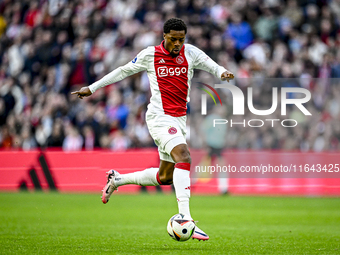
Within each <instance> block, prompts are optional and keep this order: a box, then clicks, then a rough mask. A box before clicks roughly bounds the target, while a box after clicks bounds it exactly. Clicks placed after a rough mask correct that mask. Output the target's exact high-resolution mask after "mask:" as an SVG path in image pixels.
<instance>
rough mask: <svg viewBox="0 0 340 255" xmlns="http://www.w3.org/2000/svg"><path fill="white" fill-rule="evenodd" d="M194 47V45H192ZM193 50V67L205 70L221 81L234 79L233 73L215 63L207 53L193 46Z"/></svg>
mask: <svg viewBox="0 0 340 255" xmlns="http://www.w3.org/2000/svg"><path fill="white" fill-rule="evenodd" d="M193 47H194V46H193ZM194 52H195V53H196V59H195V62H194V68H196V69H200V70H204V71H207V72H209V73H211V74H213V75H215V76H216V77H217V78H219V79H221V80H222V81H225V80H226V81H228V82H229V80H231V79H234V74H233V73H232V72H230V71H228V70H227V69H225V68H224V67H223V66H220V65H219V64H217V63H216V62H215V61H214V60H212V59H211V58H210V57H209V56H208V55H207V54H205V53H204V52H203V51H202V50H200V49H198V48H197V47H194Z"/></svg>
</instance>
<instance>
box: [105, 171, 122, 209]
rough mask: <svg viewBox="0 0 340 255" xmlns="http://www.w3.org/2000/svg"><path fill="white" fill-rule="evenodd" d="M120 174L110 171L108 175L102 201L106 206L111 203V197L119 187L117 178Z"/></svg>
mask: <svg viewBox="0 0 340 255" xmlns="http://www.w3.org/2000/svg"><path fill="white" fill-rule="evenodd" d="M119 175H120V174H119V173H118V172H117V171H115V170H110V171H108V172H107V173H106V177H107V183H106V185H105V187H104V189H103V194H102V201H103V203H104V204H106V203H107V202H109V199H110V196H111V195H112V193H113V192H114V191H115V190H118V187H117V186H116V185H115V178H117V177H119Z"/></svg>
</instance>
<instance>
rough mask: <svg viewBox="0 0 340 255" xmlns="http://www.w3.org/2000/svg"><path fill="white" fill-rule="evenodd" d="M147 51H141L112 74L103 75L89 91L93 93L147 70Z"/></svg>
mask: <svg viewBox="0 0 340 255" xmlns="http://www.w3.org/2000/svg"><path fill="white" fill-rule="evenodd" d="M146 58H147V49H144V50H142V51H141V52H140V53H138V55H137V56H136V57H135V58H134V59H133V60H132V61H131V62H129V63H127V64H126V65H124V66H121V67H118V68H117V69H115V70H113V71H112V72H110V73H108V74H107V75H105V76H104V77H103V78H101V79H100V80H98V81H96V82H95V83H93V84H91V85H90V86H89V89H90V90H91V92H92V93H94V92H95V91H96V90H97V89H99V88H102V87H105V86H107V85H110V84H112V83H115V82H118V81H121V80H123V79H124V78H126V77H128V76H131V75H133V74H135V73H139V72H141V71H145V70H147V60H146Z"/></svg>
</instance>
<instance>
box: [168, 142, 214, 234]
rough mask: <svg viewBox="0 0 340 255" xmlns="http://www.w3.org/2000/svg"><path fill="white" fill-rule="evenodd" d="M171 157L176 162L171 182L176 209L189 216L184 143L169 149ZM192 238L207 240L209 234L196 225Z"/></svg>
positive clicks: (186, 151) (186, 157)
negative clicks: (174, 193)
mask: <svg viewBox="0 0 340 255" xmlns="http://www.w3.org/2000/svg"><path fill="white" fill-rule="evenodd" d="M170 154H171V157H172V158H173V160H174V161H175V162H176V164H175V169H174V172H173V184H174V187H175V192H176V197H177V202H178V211H179V213H183V214H186V215H188V216H189V217H191V214H190V207H189V199H190V164H191V157H190V152H189V149H188V146H187V144H186V143H182V144H178V145H176V146H175V147H174V148H173V149H172V150H171V153H170ZM192 238H193V239H198V240H208V239H209V236H208V235H207V234H206V233H205V232H204V231H202V230H201V229H200V228H198V227H197V226H196V227H195V232H194V234H193V235H192Z"/></svg>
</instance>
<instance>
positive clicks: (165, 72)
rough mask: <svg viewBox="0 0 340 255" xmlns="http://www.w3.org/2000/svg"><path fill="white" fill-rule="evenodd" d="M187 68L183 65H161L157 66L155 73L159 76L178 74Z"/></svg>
mask: <svg viewBox="0 0 340 255" xmlns="http://www.w3.org/2000/svg"><path fill="white" fill-rule="evenodd" d="M186 72H187V69H186V68H185V67H176V68H174V67H170V68H168V67H166V66H161V67H158V68H157V74H158V76H159V77H164V76H168V75H170V76H174V75H176V76H179V75H180V74H181V73H186Z"/></svg>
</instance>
